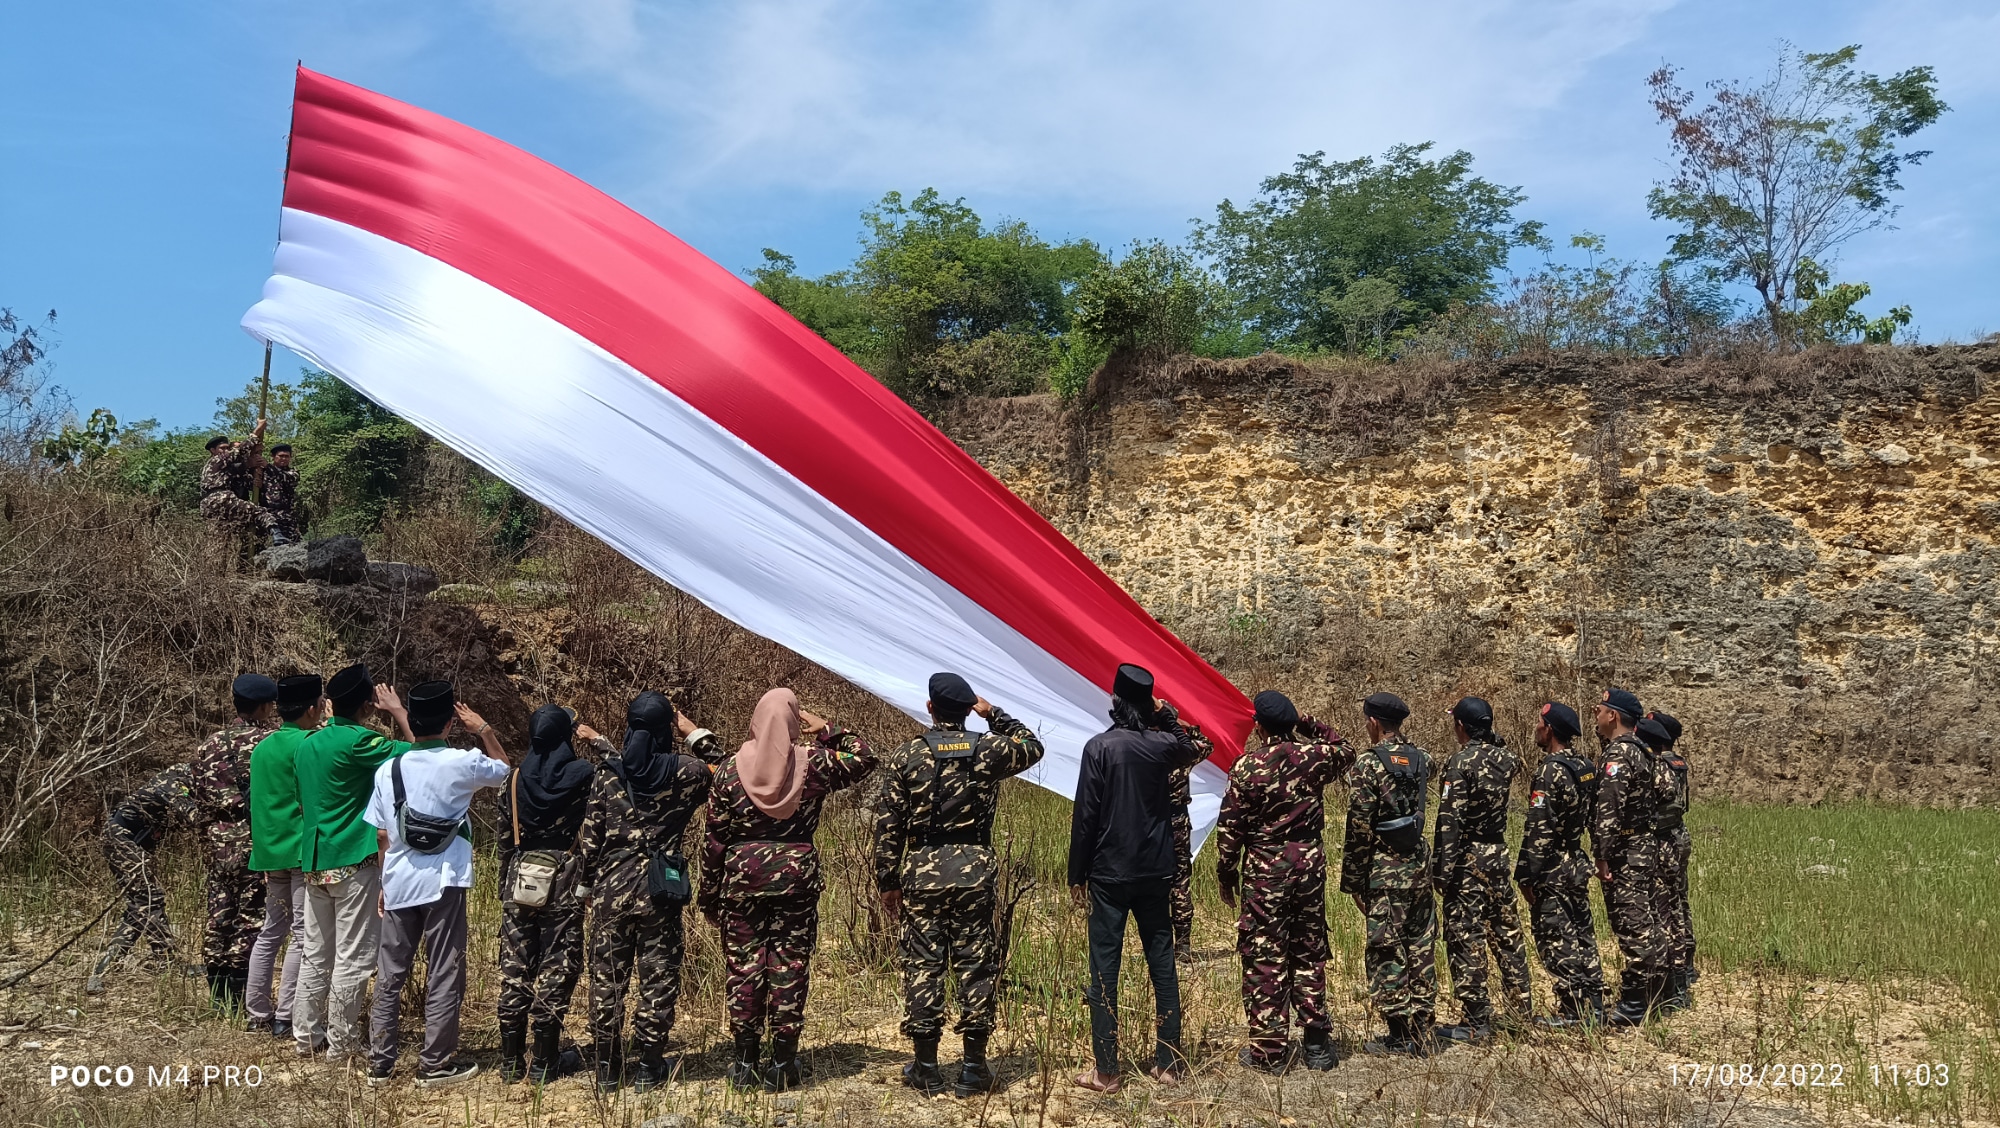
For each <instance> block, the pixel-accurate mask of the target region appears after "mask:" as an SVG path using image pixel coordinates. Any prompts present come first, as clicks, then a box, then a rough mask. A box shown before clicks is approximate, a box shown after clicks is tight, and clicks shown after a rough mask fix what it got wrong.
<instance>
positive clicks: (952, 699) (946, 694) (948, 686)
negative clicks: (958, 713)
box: [930, 673, 979, 709]
mask: <svg viewBox="0 0 2000 1128" xmlns="http://www.w3.org/2000/svg"><path fill="white" fill-rule="evenodd" d="M930 696H931V704H933V705H957V706H959V707H961V708H965V709H970V708H972V707H973V706H974V705H976V704H978V703H979V695H978V694H976V693H974V692H972V683H971V682H968V681H966V680H965V679H964V678H962V677H959V676H958V675H957V674H952V673H942V674H932V675H931V684H930Z"/></svg>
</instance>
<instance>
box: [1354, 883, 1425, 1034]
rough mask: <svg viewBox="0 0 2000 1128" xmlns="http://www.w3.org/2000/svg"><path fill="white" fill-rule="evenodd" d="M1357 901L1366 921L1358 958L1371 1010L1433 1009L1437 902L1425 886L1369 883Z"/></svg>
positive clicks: (1415, 1012) (1410, 1014)
mask: <svg viewBox="0 0 2000 1128" xmlns="http://www.w3.org/2000/svg"><path fill="white" fill-rule="evenodd" d="M1361 902H1362V906H1363V909H1362V915H1363V916H1365V917H1366V918H1367V921H1368V941H1367V946H1366V947H1365V948H1363V949H1362V961H1363V963H1364V964H1365V965H1366V966H1367V969H1368V994H1369V996H1370V997H1371V998H1372V999H1373V1000H1374V1002H1375V1009H1376V1011H1378V1012H1380V1013H1381V1015H1382V1016H1383V1017H1385V1018H1414V1017H1417V1016H1419V1015H1422V1016H1429V1015H1432V1014H1435V1013H1437V908H1436V904H1437V903H1436V901H1435V900H1433V899H1432V897H1431V891H1430V889H1428V888H1423V889H1371V890H1369V891H1368V892H1367V893H1365V894H1363V895H1362V898H1361Z"/></svg>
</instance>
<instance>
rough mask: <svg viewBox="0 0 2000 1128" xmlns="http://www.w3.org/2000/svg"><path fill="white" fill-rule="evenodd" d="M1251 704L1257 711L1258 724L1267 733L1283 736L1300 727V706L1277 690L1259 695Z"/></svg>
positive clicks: (1270, 690)
mask: <svg viewBox="0 0 2000 1128" xmlns="http://www.w3.org/2000/svg"><path fill="white" fill-rule="evenodd" d="M1251 704H1252V705H1253V706H1255V707H1256V709H1257V723H1258V724H1260V725H1263V726H1264V730H1265V731H1266V732H1271V733H1278V734H1283V733H1288V732H1290V731H1292V730H1293V729H1294V728H1297V727H1298V723H1299V709H1298V706H1296V705H1294V704H1292V699H1291V698H1289V697H1286V696H1285V695H1284V694H1282V693H1279V692H1278V691H1277V690H1275V689H1267V690H1265V691H1264V692H1262V693H1260V694H1258V695H1257V696H1256V699H1255V700H1253V701H1252V702H1251Z"/></svg>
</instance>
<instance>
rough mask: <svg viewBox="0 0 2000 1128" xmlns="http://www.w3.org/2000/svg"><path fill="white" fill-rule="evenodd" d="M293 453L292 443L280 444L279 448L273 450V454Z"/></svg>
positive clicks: (275, 447)
mask: <svg viewBox="0 0 2000 1128" xmlns="http://www.w3.org/2000/svg"><path fill="white" fill-rule="evenodd" d="M291 452H292V444H290V443H279V444H278V445H277V446H274V447H272V448H271V453H272V454H290V453H291Z"/></svg>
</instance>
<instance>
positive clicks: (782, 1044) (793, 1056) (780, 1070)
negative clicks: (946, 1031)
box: [764, 1034, 937, 1093]
mask: <svg viewBox="0 0 2000 1128" xmlns="http://www.w3.org/2000/svg"><path fill="white" fill-rule="evenodd" d="M931 1060H933V1061H936V1060H937V1051H936V1050H935V1049H933V1050H932V1051H931ZM805 1080H806V1069H805V1065H804V1064H803V1063H802V1062H800V1061H799V1036H798V1035H797V1034H773V1035H771V1067H770V1068H769V1069H767V1070H765V1071H764V1091H765V1092H767V1093H782V1092H784V1091H786V1090H787V1089H796V1088H798V1087H799V1086H800V1085H803V1084H805Z"/></svg>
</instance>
